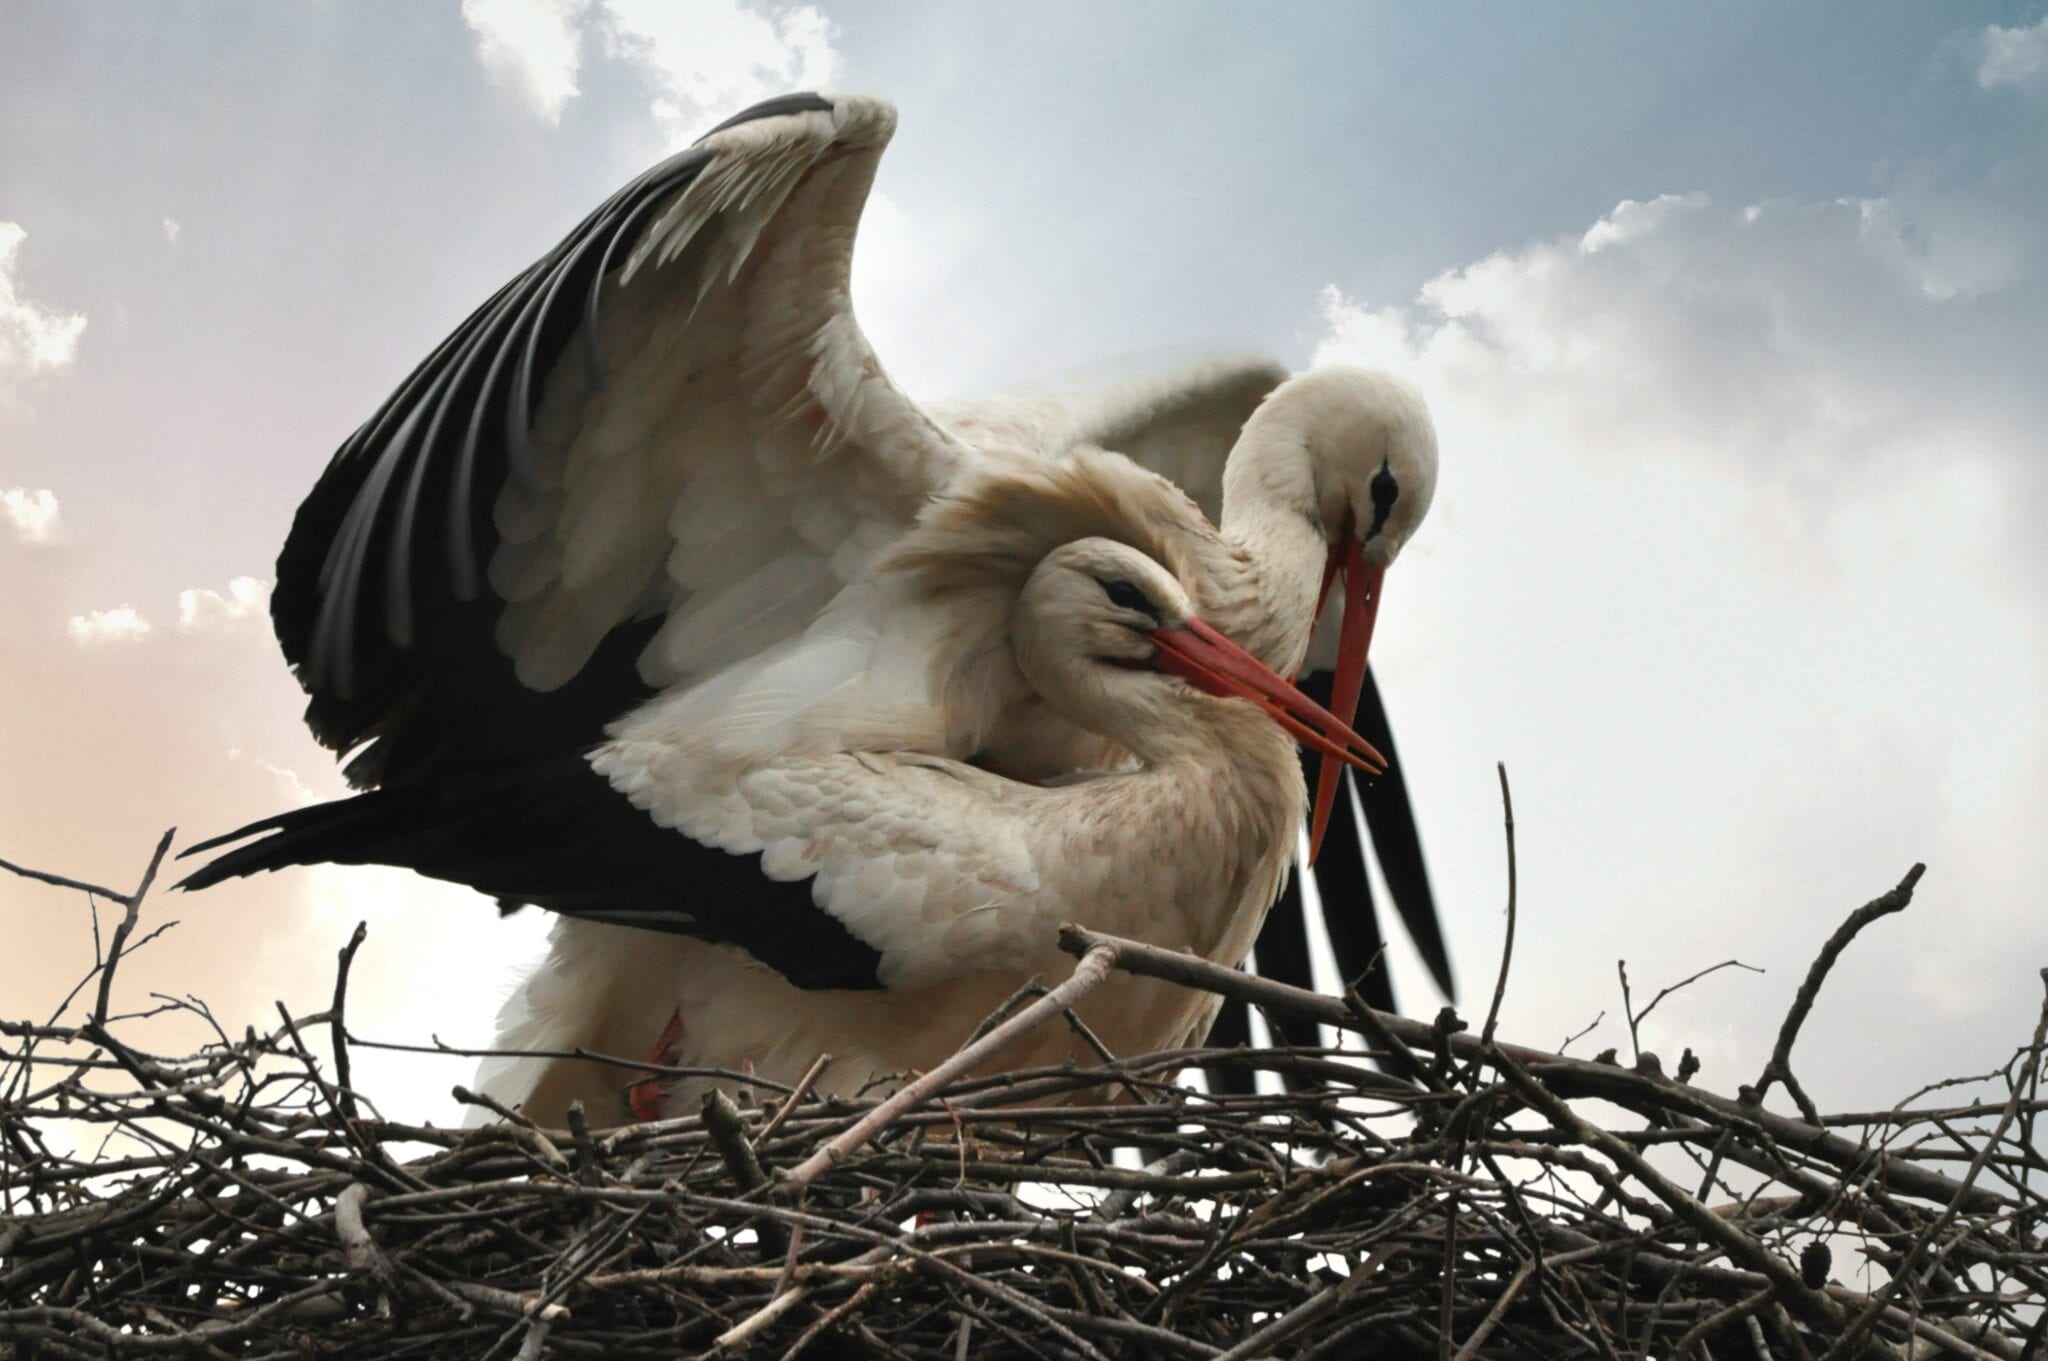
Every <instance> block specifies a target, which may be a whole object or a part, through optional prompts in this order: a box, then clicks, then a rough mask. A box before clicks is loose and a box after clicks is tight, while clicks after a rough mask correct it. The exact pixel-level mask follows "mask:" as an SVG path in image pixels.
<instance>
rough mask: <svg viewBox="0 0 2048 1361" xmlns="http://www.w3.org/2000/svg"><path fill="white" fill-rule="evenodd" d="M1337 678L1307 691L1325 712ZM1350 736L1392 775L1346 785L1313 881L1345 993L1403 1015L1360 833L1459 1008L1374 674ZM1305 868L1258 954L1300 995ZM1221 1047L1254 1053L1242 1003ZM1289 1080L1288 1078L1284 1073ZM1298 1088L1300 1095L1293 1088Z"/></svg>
mask: <svg viewBox="0 0 2048 1361" xmlns="http://www.w3.org/2000/svg"><path fill="white" fill-rule="evenodd" d="M1330 685H1331V676H1330V674H1329V673H1328V672H1318V673H1316V674H1315V675H1313V676H1310V677H1307V678H1306V679H1304V680H1303V681H1302V686H1301V688H1302V689H1303V690H1304V691H1305V692H1307V693H1308V695H1309V696H1310V697H1311V698H1313V699H1315V700H1316V702H1318V703H1320V704H1328V703H1329V701H1330ZM1352 726H1353V727H1354V728H1355V729H1356V730H1357V731H1358V733H1359V734H1360V735H1361V736H1363V737H1364V738H1365V739H1366V740H1367V741H1368V742H1371V743H1372V744H1373V745H1374V746H1376V747H1378V748H1379V749H1380V751H1381V752H1383V753H1384V754H1385V755H1386V757H1387V763H1388V765H1387V773H1386V774H1384V775H1382V776H1380V777H1379V778H1378V779H1377V780H1375V781H1374V782H1373V783H1372V784H1370V785H1366V786H1363V787H1361V786H1360V785H1359V783H1358V781H1357V780H1356V779H1355V778H1354V777H1353V775H1352V773H1351V772H1350V771H1346V772H1345V773H1344V778H1343V779H1342V780H1341V781H1340V782H1339V784H1338V794H1337V798H1338V801H1339V806H1338V807H1337V808H1336V809H1334V810H1333V816H1332V817H1331V819H1330V827H1329V831H1328V833H1327V835H1325V837H1324V838H1323V848H1322V855H1321V856H1320V857H1319V858H1318V859H1317V861H1316V865H1315V868H1314V869H1313V870H1311V871H1309V873H1311V874H1313V875H1314V877H1315V881H1316V890H1317V896H1318V897H1319V898H1320V899H1321V900H1322V905H1323V912H1322V917H1323V927H1324V930H1325V933H1326V935H1327V937H1328V940H1329V942H1330V950H1331V954H1332V955H1333V956H1334V957H1335V959H1336V963H1337V973H1338V976H1339V977H1340V978H1342V979H1343V980H1344V981H1345V982H1346V983H1353V984H1356V985H1357V987H1358V990H1359V995H1360V996H1361V997H1362V998H1363V999H1364V1000H1365V1002H1366V1004H1367V1005H1368V1006H1371V1007H1374V1008H1377V1009H1378V1010H1381V1011H1395V1010H1398V1007H1397V1005H1396V998H1395V996H1394V985H1393V980H1392V978H1391V977H1390V976H1389V975H1388V972H1387V967H1386V961H1385V960H1384V959H1382V958H1381V954H1382V951H1383V950H1384V948H1385V945H1386V934H1385V930H1384V928H1383V927H1382V925H1381V923H1380V918H1379V912H1378V907H1377V904H1376V903H1375V901H1374V898H1373V892H1372V883H1371V880H1370V879H1369V878H1368V877H1367V875H1366V867H1365V846H1364V844H1363V842H1362V841H1361V839H1360V837H1359V833H1358V827H1359V823H1360V821H1361V820H1362V821H1363V822H1364V824H1365V828H1366V831H1367V834H1368V835H1369V836H1370V837H1371V839H1372V847H1373V855H1374V858H1375V859H1377V860H1378V861H1379V865H1380V873H1381V875H1382V876H1383V877H1384V878H1385V880H1386V885H1387V892H1388V895H1389V896H1390V897H1391V898H1392V899H1393V906H1394V911H1395V913H1396V915H1398V916H1399V917H1400V918H1401V922H1402V925H1403V926H1404V927H1406V928H1407V931H1408V935H1409V939H1411V940H1412V941H1414V943H1415V948H1416V950H1417V951H1418V952H1419V953H1420V954H1421V956H1422V959H1423V962H1424V963H1425V964H1426V965H1428V967H1429V972H1430V976H1431V977H1432V978H1433V979H1434V980H1435V982H1436V985H1437V987H1438V988H1439V989H1440V990H1441V991H1442V992H1443V994H1444V996H1446V997H1447V998H1451V999H1453V1000H1455V998H1456V984H1455V981H1454V979H1453V976H1452V972H1451V961H1450V952H1449V951H1448V950H1447V949H1446V948H1445V944H1444V937H1443V928H1442V925H1441V923H1440V922H1439V921H1438V919H1437V910H1436V898H1435V895H1434V894H1433V893H1432V892H1431V891H1430V886H1429V870H1428V867H1427V866H1426V865H1425V864H1424V862H1423V858H1422V839H1421V837H1420V835H1419V834H1418V833H1417V831H1416V827H1415V810H1414V807H1413V805H1412V804H1411V803H1410V801H1409V798H1408V786H1407V782H1406V781H1405V780H1404V779H1403V778H1402V776H1401V764H1400V759H1399V757H1398V756H1397V755H1396V753H1395V750H1394V734H1393V730H1392V728H1391V727H1390V726H1389V725H1388V722H1387V713H1386V708H1385V705H1384V704H1383V703H1382V702H1381V699H1380V693H1379V686H1378V684H1377V682H1376V681H1375V680H1374V678H1373V675H1372V672H1371V671H1370V670H1368V671H1367V672H1366V676H1365V688H1364V690H1363V691H1362V692H1361V693H1360V695H1359V701H1358V716H1357V718H1356V719H1355V720H1354V722H1353V724H1352ZM1302 761H1303V766H1304V773H1305V774H1306V776H1307V778H1308V781H1309V784H1310V786H1311V787H1313V786H1314V783H1315V777H1316V761H1317V758H1315V757H1312V756H1308V755H1306V754H1304V755H1303V757H1302ZM1300 874H1301V870H1300V868H1299V867H1297V868H1296V869H1295V871H1294V872H1293V873H1291V874H1289V875H1288V878H1287V886H1286V888H1284V889H1283V890H1282V891H1281V895H1280V900H1279V901H1278V902H1276V903H1275V904H1274V905H1273V910H1272V912H1271V913H1270V914H1269V915H1268V916H1267V918H1266V924H1265V926H1264V928H1263V929H1261V931H1260V932H1259V939H1258V942H1257V944H1256V945H1255V946H1254V947H1253V950H1254V959H1255V960H1256V961H1257V966H1258V971H1259V973H1260V975H1261V976H1263V977H1266V978H1271V979H1273V980H1275V981H1277V982H1281V983H1290V984H1292V985H1294V986H1295V987H1299V988H1313V987H1314V986H1315V976H1314V973H1313V972H1312V970H1311V967H1310V960H1311V956H1310V954H1309V948H1308V934H1307V933H1308V929H1309V927H1308V922H1307V917H1306V911H1305V908H1304V904H1303V901H1302V893H1301V885H1300V882H1299V876H1300ZM1267 1022H1268V1025H1269V1027H1270V1028H1271V1030H1272V1032H1273V1040H1274V1043H1275V1044H1282V1043H1285V1044H1294V1045H1316V1044H1319V1043H1320V1042H1321V1041H1320V1037H1319V1034H1318V1030H1317V1027H1316V1025H1315V1024H1314V1023H1312V1022H1307V1021H1302V1020H1299V1019H1296V1018H1287V1017H1281V1016H1279V1015H1276V1014H1269V1015H1268V1016H1267ZM1209 1042H1210V1043H1211V1044H1213V1045H1218V1046H1228V1045H1233V1044H1249V1043H1250V1042H1251V1024H1250V1016H1249V1011H1248V1009H1247V1008H1246V1007H1245V1006H1244V1005H1243V1004H1242V1003H1239V1002H1228V1003H1225V1004H1224V1007H1223V1010H1222V1012H1221V1014H1219V1016H1218V1017H1217V1021H1216V1026H1215V1029H1214V1030H1213V1031H1212V1032H1211V1033H1210V1041H1209ZM1282 1076H1283V1077H1285V1076H1286V1073H1285V1069H1284V1067H1283V1068H1282ZM1208 1077H1209V1082H1210V1084H1211V1086H1212V1087H1213V1088H1215V1089H1216V1090H1219V1091H1229V1092H1249V1091H1250V1090H1251V1089H1252V1085H1251V1074H1250V1073H1249V1071H1248V1070H1245V1069H1241V1068H1225V1067H1220V1066H1219V1067H1216V1068H1212V1069H1211V1070H1209V1074H1208ZM1288 1085H1289V1086H1290V1087H1292V1086H1295V1085H1297V1084H1296V1083H1295V1082H1294V1081H1293V1080H1292V1079H1289V1080H1288Z"/></svg>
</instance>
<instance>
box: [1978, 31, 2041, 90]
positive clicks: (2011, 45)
mask: <svg viewBox="0 0 2048 1361" xmlns="http://www.w3.org/2000/svg"><path fill="white" fill-rule="evenodd" d="M1976 47H1977V83H1978V84H1979V85H1981V86H1983V87H1984V88H1985V89H1987V90H1990V89H1995V88H1997V87H1998V86H2000V85H2029V84H2032V83H2034V82H2036V81H2039V80H2041V79H2042V78H2043V77H2044V76H2048V19H2043V20H2041V22H2039V23H2038V24H2035V25H2034V26H2033V27H2032V28H2001V27H1999V26H1998V25H1997V24H1993V25H1991V26H1990V27H1989V28H1987V29H1985V30H1984V31H1983V32H1982V33H1980V34H1978V35H1977V43H1976Z"/></svg>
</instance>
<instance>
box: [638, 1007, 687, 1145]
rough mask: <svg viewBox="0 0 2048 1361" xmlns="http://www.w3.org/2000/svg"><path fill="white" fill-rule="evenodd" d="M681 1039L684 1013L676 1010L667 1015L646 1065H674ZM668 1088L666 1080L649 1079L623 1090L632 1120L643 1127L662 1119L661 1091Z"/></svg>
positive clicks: (649, 1052) (678, 1009) (679, 1009)
mask: <svg viewBox="0 0 2048 1361" xmlns="http://www.w3.org/2000/svg"><path fill="white" fill-rule="evenodd" d="M682 1038H683V1013H682V1009H681V1008H680V1007H678V1008H677V1009H676V1010H674V1011H672V1012H670V1013H669V1015H668V1024H667V1025H665V1026H663V1027H662V1028H661V1038H660V1039H659V1040H656V1041H655V1043H654V1048H653V1049H651V1050H649V1051H648V1054H647V1061H648V1062H649V1063H655V1064H660V1065H661V1066H662V1067H664V1068H665V1067H668V1066H669V1065H671V1064H673V1063H674V1062H675V1061H676V1045H677V1044H679V1043H680V1042H681V1041H682ZM667 1085H668V1080H667V1079H666V1078H659V1077H650V1078H648V1079H646V1080H645V1081H643V1082H636V1083H634V1084H633V1085H632V1086H630V1087H628V1088H627V1089H626V1104H627V1105H629V1106H631V1107H632V1108H633V1118H634V1119H635V1120H638V1121H640V1122H641V1123H642V1124H645V1123H646V1122H647V1121H649V1120H659V1119H660V1118H661V1098H662V1095H663V1088H665V1087H666V1086H667Z"/></svg>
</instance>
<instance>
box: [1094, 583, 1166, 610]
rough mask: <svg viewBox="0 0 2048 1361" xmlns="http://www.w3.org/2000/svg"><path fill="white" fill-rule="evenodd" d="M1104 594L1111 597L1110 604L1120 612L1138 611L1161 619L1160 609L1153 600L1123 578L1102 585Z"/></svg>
mask: <svg viewBox="0 0 2048 1361" xmlns="http://www.w3.org/2000/svg"><path fill="white" fill-rule="evenodd" d="M1101 585H1102V593H1103V594H1104V595H1106V596H1108V597H1109V603H1110V604H1112V605H1114V606H1116V607H1117V608H1118V609H1120V610H1136V611H1138V613H1140V614H1144V615H1149V616H1151V617H1152V618H1153V619H1157V618H1159V607H1158V606H1157V605H1155V604H1153V603H1152V598H1151V597H1150V596H1148V595H1146V594H1145V593H1144V592H1143V591H1141V590H1139V589H1138V588H1137V587H1136V586H1134V585H1132V584H1131V583H1130V582H1128V581H1125V580H1123V579H1122V578H1121V577H1119V578H1118V579H1116V580H1115V581H1105V582H1102V583H1101Z"/></svg>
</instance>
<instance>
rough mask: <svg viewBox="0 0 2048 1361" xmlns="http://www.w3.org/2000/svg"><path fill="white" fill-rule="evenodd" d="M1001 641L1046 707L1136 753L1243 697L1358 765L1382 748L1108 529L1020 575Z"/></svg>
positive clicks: (1173, 742)
mask: <svg viewBox="0 0 2048 1361" xmlns="http://www.w3.org/2000/svg"><path fill="white" fill-rule="evenodd" d="M1011 647H1012V649H1013V650H1014V651H1015V653H1016V657H1017V664H1018V668H1019V669H1020V670H1021V671H1022V672H1023V673H1024V676H1025V678H1026V679H1027V680H1029V681H1030V682H1031V683H1032V685H1033V686H1034V687H1035V688H1036V689H1037V690H1038V692H1039V694H1040V695H1041V696H1042V697H1043V698H1044V699H1045V700H1046V702H1047V703H1048V704H1050V705H1052V706H1053V707H1054V708H1055V709H1058V710H1061V711H1063V712H1064V713H1065V714H1066V715H1067V716H1068V717H1070V718H1072V719H1073V720H1074V721H1076V722H1077V723H1079V724H1081V725H1082V726H1083V727H1085V728H1088V729H1090V730H1091V731H1093V732H1096V733H1099V734H1100V735H1102V736H1104V737H1107V738H1109V739H1110V740H1112V741H1114V742H1116V743H1117V744H1118V745H1120V746H1122V747H1124V748H1126V749H1127V750H1129V751H1131V752H1134V753H1135V754H1137V755H1138V756H1139V757H1140V758H1141V759H1156V758H1157V757H1159V756H1162V755H1164V754H1166V753H1168V752H1169V751H1172V750H1173V749H1175V748H1176V746H1177V745H1178V743H1179V742H1180V740H1181V739H1183V738H1184V737H1186V736H1187V735H1188V734H1190V733H1191V732H1193V731H1195V728H1196V719H1197V717H1198V715H1199V706H1200V705H1201V704H1204V703H1207V702H1209V701H1208V700H1207V699H1205V698H1204V697H1205V696H1208V697H1214V698H1215V699H1238V700H1247V701H1249V702H1250V703H1252V704H1254V705H1256V706H1257V707H1258V708H1259V709H1260V710H1261V711H1263V712H1264V713H1265V714H1266V715H1267V717H1269V718H1271V719H1272V720H1273V721H1274V722H1276V723H1278V724H1279V725H1280V726H1281V727H1282V728H1284V729H1286V730H1287V731H1288V732H1289V733H1292V734H1293V735H1294V736H1295V737H1296V738H1297V739H1298V740H1299V741H1301V742H1302V743H1304V744H1305V745H1307V746H1310V747H1312V748H1314V749H1315V750H1317V751H1319V752H1321V753H1323V755H1324V756H1325V757H1327V758H1333V759H1331V761H1330V764H1332V765H1334V764H1336V763H1337V762H1344V763H1347V764H1350V765H1355V766H1358V767H1360V768H1362V769H1366V770H1368V771H1377V770H1379V769H1383V768H1384V767H1385V764H1386V763H1385V761H1384V760H1383V759H1382V758H1381V757H1380V754H1379V753H1378V752H1376V751H1374V750H1373V748H1372V747H1371V746H1370V745H1369V744H1368V743H1367V742H1366V741H1365V740H1364V739H1363V738H1361V737H1359V736H1358V734H1356V733H1354V732H1352V731H1351V729H1350V727H1349V726H1348V725H1347V724H1345V723H1343V722H1342V721H1340V720H1339V719H1338V718H1337V717H1336V716H1335V715H1334V714H1332V713H1330V712H1329V711H1328V710H1326V709H1324V708H1323V707H1322V706H1321V705H1319V704H1317V703H1315V701H1313V700H1311V699H1309V698H1308V696H1306V695H1304V694H1302V693H1301V692H1300V691H1299V690H1297V689H1295V688H1294V686H1292V685H1290V684H1289V683H1288V682H1287V681H1286V680H1285V679H1284V678H1283V677H1281V676H1279V675H1278V674H1276V673H1275V672H1273V671H1272V670H1270V669H1269V668H1268V667H1267V666H1266V665H1265V664H1264V663H1263V662H1261V661H1259V660H1258V659H1257V658H1256V657H1254V656H1252V655H1251V653H1249V652H1246V651H1245V650H1244V649H1243V648H1241V647H1239V646H1238V645H1237V644H1235V643H1233V642H1231V641H1230V640H1229V639H1228V638H1226V637H1224V636H1223V635H1222V634H1221V633H1218V632H1217V631H1216V630H1215V629H1214V628H1212V627H1211V626H1210V625H1208V624H1207V623H1204V622H1203V621H1202V619H1201V618H1200V617H1199V616H1197V615H1196V613H1195V608H1194V604H1193V602H1192V601H1191V600H1190V599H1189V598H1188V595H1187V592H1186V591H1185V590H1184V589H1182V587H1181V584H1180V583H1179V582H1178V581H1177V580H1175V579H1174V577H1173V574H1172V573H1170V572H1168V571H1167V570H1166V569H1165V568H1164V567H1162V566H1160V565H1159V563H1157V562H1155V561H1154V560H1153V559H1151V558H1149V557H1147V556H1146V555H1145V554H1143V553H1141V552H1139V551H1138V550H1137V549H1135V548H1132V547H1130V546H1128V545H1126V544H1121V543H1117V542H1116V541H1114V540H1111V539H1101V538H1088V539H1077V540H1074V541H1073V542H1071V543H1067V544H1063V545H1061V546H1060V547H1059V548H1056V549H1054V550H1053V551H1052V552H1051V553H1049V554H1047V555H1046V556H1045V558H1044V559H1043V560H1042V561H1040V563H1039V565H1038V567H1037V568H1036V569H1035V570H1034V571H1033V572H1032V573H1031V576H1030V578H1029V580H1027V581H1026V582H1025V585H1024V590H1023V593H1022V594H1021V595H1020V596H1019V598H1018V602H1017V612H1016V616H1015V619H1014V621H1013V627H1012V633H1011Z"/></svg>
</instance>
